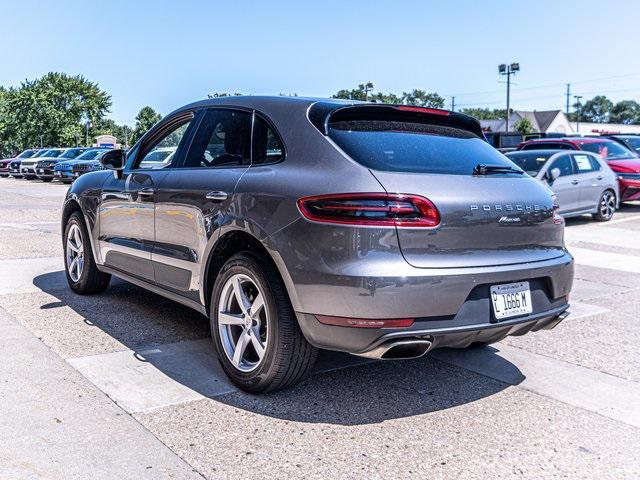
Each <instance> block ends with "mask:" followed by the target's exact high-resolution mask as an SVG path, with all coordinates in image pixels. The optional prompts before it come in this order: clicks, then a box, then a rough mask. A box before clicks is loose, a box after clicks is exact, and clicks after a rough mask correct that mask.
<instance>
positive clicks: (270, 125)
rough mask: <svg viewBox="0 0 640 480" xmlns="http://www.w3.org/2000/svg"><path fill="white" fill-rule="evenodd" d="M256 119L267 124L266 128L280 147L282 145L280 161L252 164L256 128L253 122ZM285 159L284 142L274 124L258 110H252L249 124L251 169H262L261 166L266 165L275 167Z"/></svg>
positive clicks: (285, 147) (285, 148) (285, 149)
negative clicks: (251, 118)
mask: <svg viewBox="0 0 640 480" xmlns="http://www.w3.org/2000/svg"><path fill="white" fill-rule="evenodd" d="M256 117H257V118H258V119H260V120H262V121H263V122H265V123H266V124H267V127H268V128H270V129H271V131H272V132H273V134H274V135H275V136H276V138H277V139H278V141H279V142H280V145H282V157H281V158H280V160H276V161H273V162H264V163H254V162H253V154H254V131H255V128H256V120H255V119H256ZM286 158H287V146H286V144H285V143H284V140H282V135H280V132H279V131H278V129H277V128H276V126H275V124H274V122H272V121H271V119H270V118H269V117H267V116H266V115H265V114H264V113H262V112H260V111H258V110H254V111H253V121H252V123H251V166H252V167H263V166H267V165H276V164H278V163H282V162H284V161H285V160H286Z"/></svg>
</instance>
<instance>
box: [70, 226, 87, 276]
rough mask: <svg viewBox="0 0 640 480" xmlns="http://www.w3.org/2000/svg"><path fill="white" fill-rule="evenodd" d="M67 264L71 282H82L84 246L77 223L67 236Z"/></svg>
mask: <svg viewBox="0 0 640 480" xmlns="http://www.w3.org/2000/svg"><path fill="white" fill-rule="evenodd" d="M66 263H67V271H68V272H69V277H71V280H73V281H74V282H78V281H80V278H81V277H82V270H83V269H84V246H83V244H82V233H81V232H80V227H79V226H78V225H76V224H75V223H74V224H73V225H71V227H70V228H69V233H68V234H67V252H66Z"/></svg>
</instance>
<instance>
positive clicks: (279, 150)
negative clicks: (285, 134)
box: [252, 116, 284, 165]
mask: <svg viewBox="0 0 640 480" xmlns="http://www.w3.org/2000/svg"><path fill="white" fill-rule="evenodd" d="M283 157H284V147H283V145H282V142H281V141H280V139H279V138H278V136H277V135H276V133H275V132H274V131H273V129H272V128H271V127H270V126H269V125H268V124H267V122H265V121H264V120H263V119H261V118H260V117H257V116H256V119H255V122H254V124H253V158H252V162H253V164H254V165H260V164H264V163H274V162H279V161H280V160H282V159H283Z"/></svg>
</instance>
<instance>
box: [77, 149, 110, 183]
mask: <svg viewBox="0 0 640 480" xmlns="http://www.w3.org/2000/svg"><path fill="white" fill-rule="evenodd" d="M108 151H109V150H103V151H101V152H100V153H99V154H98V155H97V156H96V157H95V158H94V159H93V160H82V161H79V162H76V163H75V164H74V165H73V168H72V170H71V175H72V176H73V178H74V179H75V178H78V177H80V176H82V175H84V174H85V173H91V172H95V171H97V170H104V167H103V166H102V157H104V156H105V155H106V153H107V152H108Z"/></svg>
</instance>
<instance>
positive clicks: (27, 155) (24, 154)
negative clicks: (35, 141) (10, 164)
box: [18, 150, 38, 158]
mask: <svg viewBox="0 0 640 480" xmlns="http://www.w3.org/2000/svg"><path fill="white" fill-rule="evenodd" d="M36 153H38V152H37V150H25V151H24V152H22V153H21V154H20V155H18V158H31V157H33V156H34V155H35V154H36Z"/></svg>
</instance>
